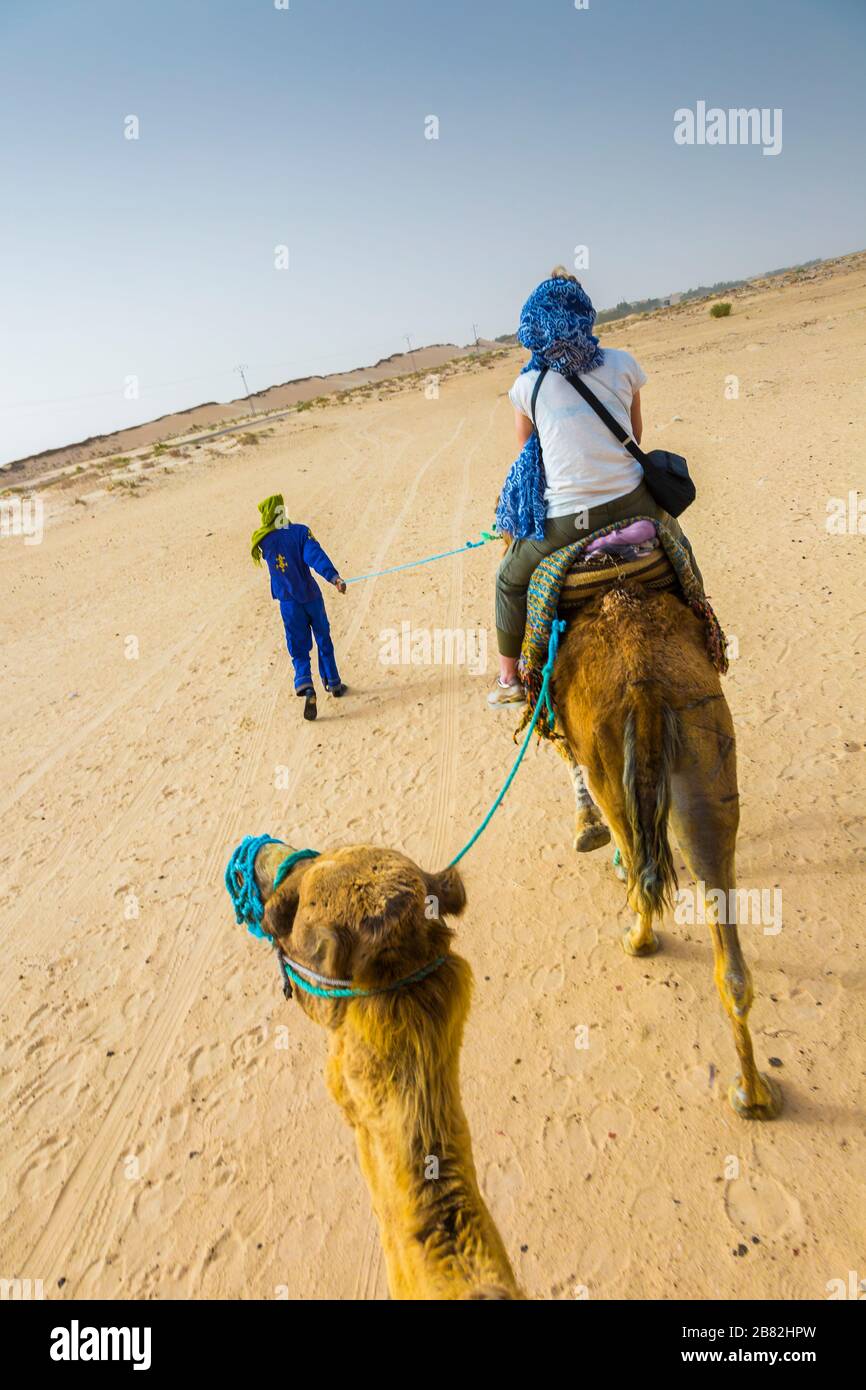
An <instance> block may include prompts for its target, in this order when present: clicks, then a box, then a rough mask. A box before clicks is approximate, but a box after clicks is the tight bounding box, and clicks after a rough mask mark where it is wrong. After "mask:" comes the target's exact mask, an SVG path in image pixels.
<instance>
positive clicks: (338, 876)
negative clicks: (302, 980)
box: [256, 845, 468, 1028]
mask: <svg viewBox="0 0 866 1390" xmlns="http://www.w3.org/2000/svg"><path fill="white" fill-rule="evenodd" d="M286 852H287V847H286V846H284V845H267V846H265V847H264V848H263V849H262V850H261V851H260V852H259V855H258V858H257V860H256V881H257V883H258V887H259V892H260V893H261V896H262V901H263V903H264V904H265V915H264V919H263V922H262V927H263V929H264V930H265V931H266V932H267V933H268V934H269V935H270V936H272V937H273V938H274V939H275V941H276V942H278V944H279V945H280V947H281V948H282V950H283V952H284V953H285V955H286V956H287V957H289V958H290V959H292V960H295V961H297V962H298V963H299V964H301V965H303V966H306V967H307V968H308V969H310V970H314V971H315V972H316V973H317V974H319V975H322V976H325V977H327V978H328V979H332V980H333V979H336V980H351V981H352V983H353V984H354V985H355V986H356V987H357V988H359V989H363V990H384V989H386V988H387V987H388V986H389V985H393V984H395V983H396V981H398V980H401V979H404V978H405V977H406V976H407V975H411V974H413V973H414V972H415V971H417V970H421V969H423V968H424V967H425V966H427V965H430V964H431V963H432V962H433V961H434V960H436V959H438V958H439V957H440V956H444V957H445V960H444V962H443V965H442V966H441V967H439V969H438V970H437V971H434V972H433V973H432V974H431V975H430V976H428V977H427V979H428V980H430V981H433V980H434V979H435V976H436V975H439V974H440V972H441V973H442V975H443V978H444V979H445V981H446V984H445V992H446V993H448V992H454V987H455V985H456V984H458V980H456V979H455V970H454V966H455V964H457V965H458V969H457V972H456V974H457V975H461V974H462V972H461V971H460V970H459V966H463V967H464V969H465V971H466V973H467V975H468V967H465V966H464V963H463V962H462V961H459V958H458V957H456V956H452V955H451V950H450V943H451V936H452V933H451V931H450V930H449V928H448V927H447V926H446V925H445V923H444V921H443V920H442V919H443V917H444V916H446V915H448V916H456V915H457V914H459V913H461V912H462V911H463V909H464V907H465V905H466V894H465V891H464V888H463V882H462V880H461V878H460V875H459V873H458V872H457V870H456V869H445V870H444V871H443V872H442V873H438V874H429V873H425V872H424V871H423V870H422V869H419V868H418V866H417V865H416V864H414V863H413V862H412V860H411V859H408V858H407V857H406V856H405V855H403V854H399V853H397V852H396V851H395V850H388V849H377V848H373V847H371V846H366V845H358V846H348V847H346V848H343V849H337V850H332V851H330V852H329V853H325V854H321V855H319V856H318V857H317V858H315V859H302V860H299V861H298V862H297V863H296V864H295V866H294V868H293V869H292V870H291V872H290V873H289V875H288V876H287V877H286V879H285V880H284V881H283V882H282V883H281V884H280V886H279V887H278V888H277V889H276V891H274V887H273V882H274V875H275V873H276V870H277V867H278V865H279V864H280V863H281V862H282V860H283V859H284V858H285V857H286ZM423 983H426V981H425V982H423ZM459 984H460V985H461V986H463V987H461V988H459V989H458V990H457V993H459V994H460V995H462V996H466V997H465V998H463V999H462V1014H465V1011H466V1008H467V1007H468V989H466V988H465V985H464V982H463V981H462V980H460V981H459ZM296 992H297V994H298V997H299V1002H300V1003H301V1005H302V1007H303V1008H304V1010H305V1011H306V1012H307V1013H308V1014H309V1015H310V1016H311V1017H312V1018H315V1019H316V1020H317V1022H320V1023H323V1024H325V1025H326V1026H328V1027H331V1028H335V1027H339V1026H340V1024H341V1023H342V1021H343V1019H344V1017H345V1013H346V1008H347V1001H345V1000H331V999H321V998H318V997H316V996H315V995H312V994H307V993H305V992H304V991H303V990H298V991H296ZM399 992H400V991H395V994H397V993H399ZM430 992H432V994H433V995H437V994H438V995H441V994H442V993H443V988H442V983H441V981H440V982H439V986H438V987H437V985H436V984H435V983H434V984H432V985H431V991H428V993H430ZM379 997H380V998H386V997H387V996H385V995H382V996H379ZM460 1021H461V1023H462V1017H461V1020H460Z"/></svg>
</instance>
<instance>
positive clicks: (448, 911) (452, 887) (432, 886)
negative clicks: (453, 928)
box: [424, 869, 466, 917]
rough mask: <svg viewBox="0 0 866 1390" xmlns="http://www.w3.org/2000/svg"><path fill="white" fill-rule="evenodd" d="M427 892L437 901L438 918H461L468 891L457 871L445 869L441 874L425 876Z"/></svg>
mask: <svg viewBox="0 0 866 1390" xmlns="http://www.w3.org/2000/svg"><path fill="white" fill-rule="evenodd" d="M424 881H425V883H426V884H427V892H428V893H429V894H430V896H431V897H432V898H435V899H436V912H437V915H438V916H440V917H441V916H448V917H459V916H460V913H461V912H462V911H463V909H464V907H465V906H466V889H465V888H464V887H463V879H462V878H461V877H460V874H459V873H458V871H457V869H443V870H442V872H441V873H439V874H425V875H424Z"/></svg>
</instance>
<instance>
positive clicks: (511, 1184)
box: [483, 1154, 525, 1217]
mask: <svg viewBox="0 0 866 1390" xmlns="http://www.w3.org/2000/svg"><path fill="white" fill-rule="evenodd" d="M524 1181H525V1178H524V1172H523V1168H522V1167H521V1165H520V1163H519V1162H518V1160H517V1159H516V1158H515V1157H514V1155H513V1154H512V1155H511V1156H510V1157H508V1158H505V1159H503V1161H502V1162H501V1163H488V1164H487V1166H486V1168H485V1169H484V1187H483V1190H484V1195H485V1197H486V1198H487V1200H488V1202H489V1203H490V1206H491V1207H492V1208H493V1210H494V1211H496V1212H497V1213H498V1214H499V1215H500V1217H501V1213H503V1212H505V1211H513V1210H514V1208H515V1206H516V1204H517V1202H518V1200H519V1198H520V1194H521V1192H522V1191H523V1185H524Z"/></svg>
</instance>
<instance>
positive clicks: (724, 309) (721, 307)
mask: <svg viewBox="0 0 866 1390" xmlns="http://www.w3.org/2000/svg"><path fill="white" fill-rule="evenodd" d="M730 312H731V305H730V304H729V303H728V301H727V300H725V301H723V302H722V303H721V304H714V305H713V306H712V308H711V309H710V316H711V317H712V318H714V319H726V318H727V317H728V315H729V314H730Z"/></svg>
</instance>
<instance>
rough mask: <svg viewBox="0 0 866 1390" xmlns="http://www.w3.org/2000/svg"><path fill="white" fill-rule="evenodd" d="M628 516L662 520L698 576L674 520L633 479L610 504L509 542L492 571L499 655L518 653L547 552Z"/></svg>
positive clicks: (553, 520)
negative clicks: (630, 488) (537, 535)
mask: <svg viewBox="0 0 866 1390" xmlns="http://www.w3.org/2000/svg"><path fill="white" fill-rule="evenodd" d="M630 516H651V517H655V518H656V519H657V520H658V521H662V522H664V524H665V526H666V527H667V529H668V530H669V531H670V532H671V534H672V535H674V536H676V538H677V540H679V541H682V543H683V545H684V546H685V547H686V550H687V551H688V552H689V555H690V557H691V561H692V566H693V568H694V571H695V574H696V575H697V576H698V578H699V579H701V572H700V570H699V569H698V567H697V564H696V563H695V558H694V554H693V553H692V547H691V546H690V544H689V542H688V539H687V538H686V536H684V535H683V532H682V530H681V528H680V524H679V522H678V521H677V520H676V518H675V517H672V516H669V515H668V513H667V512H665V511H662V509H661V507H660V506H659V504H658V502H656V501H655V499H654V498H653V496H652V494H651V493H650V490H649V488H648V487H647V485H646V483H644V482H641V483H638V486H637V487H636V488H635V490H634V492H628V493H626V495H625V496H624V497H615V498H614V500H613V501H612V502H602V504H601V506H600V507H590V508H589V510H588V511H587V512H579V513H578V514H577V515H576V516H574V515H572V516H554V517H551V518H550V519H549V520H548V521H547V523H546V524H545V527H544V540H543V541H534V540H527V541H512V542H511V544H510V546H509V547H508V549H507V551H506V552H505V554H504V556H503V557H502V561H501V563H500V565H499V569H498V570H497V571H496V640H497V643H498V645H499V650H500V652H501V653H502V655H503V656H519V655H520V648H521V646H522V644H523V629H524V628H525V627H526V590H527V589H528V588H529V581H530V579H531V578H532V572H533V570H534V569H535V567H536V565H539V564H540V563H541V561H542V560H544V559H545V558H546V557H547V556H548V555H552V554H553V552H554V550H559V549H561V547H562V546H564V545H572V544H573V543H574V541H579V540H580V538H581V536H585V535H588V534H589V533H590V532H591V531H599V530H601V528H602V527H603V526H610V525H612V524H613V522H615V521H624V520H625V519H626V517H630ZM702 582H703V581H702Z"/></svg>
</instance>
